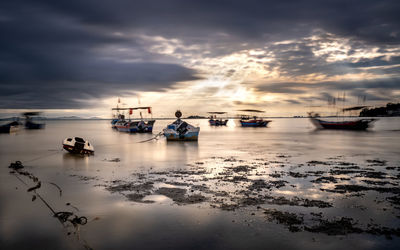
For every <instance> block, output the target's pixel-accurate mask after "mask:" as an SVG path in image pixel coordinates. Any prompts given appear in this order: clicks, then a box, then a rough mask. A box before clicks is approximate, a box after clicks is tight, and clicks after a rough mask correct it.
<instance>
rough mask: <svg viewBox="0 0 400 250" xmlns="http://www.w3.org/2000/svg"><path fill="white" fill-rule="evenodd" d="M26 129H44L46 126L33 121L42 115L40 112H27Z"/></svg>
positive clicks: (25, 114)
mask: <svg viewBox="0 0 400 250" xmlns="http://www.w3.org/2000/svg"><path fill="white" fill-rule="evenodd" d="M23 115H24V116H25V128H26V129H43V128H44V127H45V126H46V124H44V123H38V122H34V121H33V117H35V116H38V115H40V112H25V113H23Z"/></svg>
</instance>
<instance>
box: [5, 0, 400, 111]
mask: <svg viewBox="0 0 400 250" xmlns="http://www.w3.org/2000/svg"><path fill="white" fill-rule="evenodd" d="M399 12H400V2H399V1H394V0H393V1H390V0H382V1H374V0H357V1H355V0H353V1H352V0H336V1H318V0H310V1H301V0H298V1H284V0H280V1H255V0H249V1H234V0H231V1H208V0H202V1H184V0H170V1H161V0H159V1H154V0H150V1H132V0H125V1H108V0H87V1H40V0H38V1H12V2H11V1H10V2H9V3H7V2H5V3H0V32H1V34H3V36H2V39H1V40H0V108H3V109H9V108H43V109H45V108H57V109H62V108H66V109H70V108H82V107H88V106H89V105H90V103H91V101H93V100H96V99H102V98H107V97H111V96H117V95H129V94H132V93H135V92H139V91H152V92H160V91H164V92H165V93H166V95H167V93H168V92H169V91H173V90H174V89H176V88H181V87H182V86H185V88H188V89H190V88H194V89H196V90H197V89H198V88H199V86H200V85H198V84H199V83H198V82H199V80H207V82H209V83H210V85H207V84H205V83H204V82H203V83H201V84H202V85H201V86H204V89H203V90H202V91H198V93H203V94H204V96H203V97H204V98H205V100H206V99H207V98H210V97H211V98H212V97H215V98H217V99H218V98H219V99H223V98H225V99H227V98H228V97H226V96H225V95H224V93H225V94H226V93H229V95H237V96H239V95H240V94H239V93H242V92H243V91H242V89H243V88H245V89H246V93H251V94H252V95H253V96H250V94H249V95H247V97H248V98H249V99H251V100H241V99H240V98H239V99H234V98H233V99H232V100H231V99H229V100H231V101H232V102H231V103H232V104H233V105H242V106H243V105H244V104H245V103H251V102H259V103H263V102H265V101H266V100H267V99H268V95H269V96H271V95H276V98H277V100H278V101H281V102H282V103H289V104H300V103H303V102H306V101H308V100H309V99H310V98H315V99H321V100H322V99H323V98H326V97H327V96H329V95H335V93H332V92H336V91H344V90H346V91H347V92H348V94H349V95H353V96H357V95H365V96H367V97H368V98H369V100H376V101H379V100H381V101H387V100H393V99H396V98H399V96H400V94H399V91H400V89H399V81H398V80H399V79H400V73H399V69H400V68H399V67H400V49H399V48H400V47H399V45H400V19H399V18H398V13H399ZM180 83H186V84H185V85H180ZM187 83H189V84H187ZM190 83H192V84H190ZM222 83H223V84H222ZM191 92H193V90H192V91H191ZM221 96H222V97H221ZM312 96H314V97H312ZM226 101H227V100H224V101H223V102H224V103H225V102H226Z"/></svg>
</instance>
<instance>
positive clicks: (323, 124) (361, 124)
mask: <svg viewBox="0 0 400 250" xmlns="http://www.w3.org/2000/svg"><path fill="white" fill-rule="evenodd" d="M309 118H310V120H311V122H312V123H313V124H314V126H315V127H317V128H319V129H339V130H366V129H368V128H369V127H371V125H372V123H373V122H374V121H376V120H377V119H372V118H371V119H368V118H363V119H355V120H342V121H327V120H321V119H320V118H319V115H318V114H313V113H310V116H309Z"/></svg>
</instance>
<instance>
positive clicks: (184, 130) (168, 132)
mask: <svg viewBox="0 0 400 250" xmlns="http://www.w3.org/2000/svg"><path fill="white" fill-rule="evenodd" d="M175 116H176V118H178V119H176V121H174V122H173V123H171V124H169V125H168V126H167V127H166V128H164V130H163V134H164V136H165V137H166V138H167V141H197V140H198V138H199V133H200V127H194V126H192V125H190V124H188V123H187V122H185V121H182V120H181V119H180V118H181V117H182V113H181V111H179V110H178V111H176V112H175Z"/></svg>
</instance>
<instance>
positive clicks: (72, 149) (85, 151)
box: [63, 144, 94, 155]
mask: <svg viewBox="0 0 400 250" xmlns="http://www.w3.org/2000/svg"><path fill="white" fill-rule="evenodd" d="M63 149H65V150H66V151H68V152H69V153H71V154H88V155H91V154H94V151H93V150H89V149H85V148H83V149H78V148H76V147H74V146H70V145H66V144H63Z"/></svg>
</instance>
